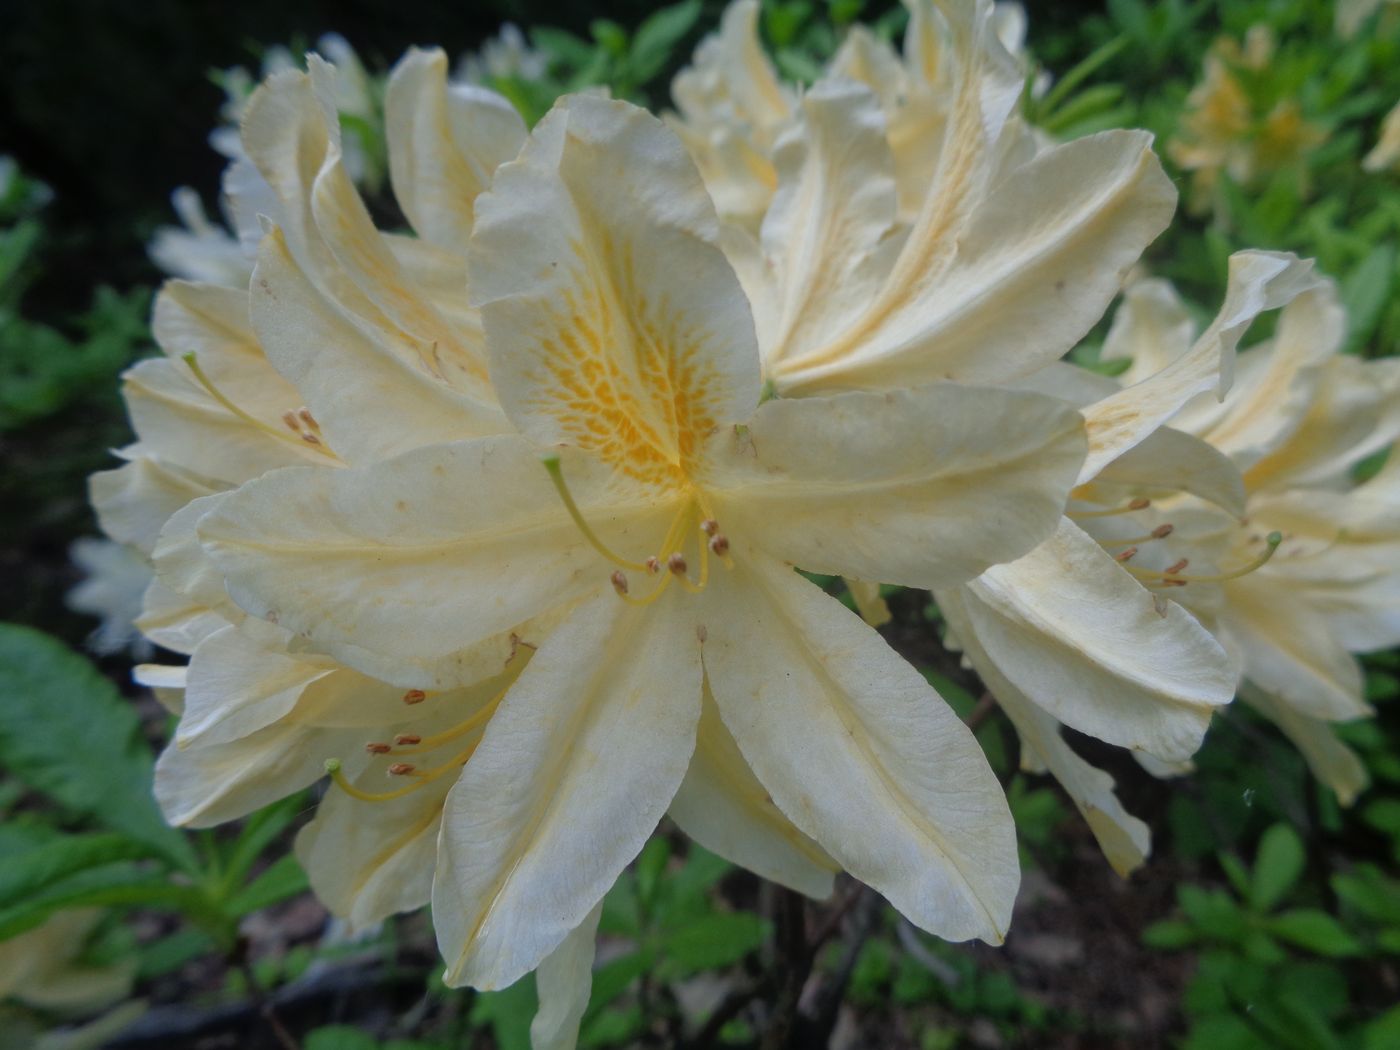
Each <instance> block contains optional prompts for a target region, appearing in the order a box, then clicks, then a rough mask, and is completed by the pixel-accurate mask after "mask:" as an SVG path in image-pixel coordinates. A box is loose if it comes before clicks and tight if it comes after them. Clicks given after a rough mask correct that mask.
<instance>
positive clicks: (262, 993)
mask: <svg viewBox="0 0 1400 1050" xmlns="http://www.w3.org/2000/svg"><path fill="white" fill-rule="evenodd" d="M230 961H231V962H232V963H233V964H234V965H235V966H237V967H238V971H239V973H241V974H243V982H244V983H245V984H246V985H247V986H248V995H249V996H250V997H251V998H252V1000H253V1003H254V1005H256V1006H257V1008H258V1013H259V1014H261V1015H262V1019H263V1020H264V1021H266V1022H267V1027H268V1028H269V1029H271V1031H272V1035H273V1038H275V1039H276V1040H277V1042H278V1044H279V1045H280V1046H281V1047H282V1050H301V1047H300V1045H299V1044H298V1043H297V1041H296V1039H294V1038H293V1037H292V1033H291V1032H289V1031H287V1028H286V1026H285V1025H284V1024H283V1023H282V1019H281V1018H280V1017H278V1016H277V1011H276V1009H274V1007H273V1005H272V1000H271V999H270V998H269V997H268V994H267V990H266V989H265V988H263V986H262V982H261V981H259V980H258V975H257V974H256V973H255V972H254V970H253V963H252V961H251V960H250V959H249V958H248V941H247V939H246V938H241V937H240V938H239V940H238V943H237V944H235V945H234V948H233V951H232V952H231V953H230Z"/></svg>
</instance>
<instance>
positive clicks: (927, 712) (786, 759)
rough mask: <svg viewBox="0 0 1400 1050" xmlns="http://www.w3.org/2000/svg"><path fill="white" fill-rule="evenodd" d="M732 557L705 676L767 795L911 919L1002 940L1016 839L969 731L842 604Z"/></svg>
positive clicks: (722, 581)
mask: <svg viewBox="0 0 1400 1050" xmlns="http://www.w3.org/2000/svg"><path fill="white" fill-rule="evenodd" d="M735 560H736V562H737V563H738V564H737V565H736V568H735V569H734V570H732V572H731V573H729V574H727V575H725V576H721V577H720V578H719V579H717V580H715V581H713V582H712V583H711V590H710V591H708V592H707V596H706V597H707V602H706V606H707V612H706V624H705V627H706V632H707V640H706V643H705V670H706V674H707V675H708V676H709V679H710V682H711V686H712V688H713V691H714V697H715V702H716V704H717V706H718V707H719V710H720V713H721V715H722V716H723V717H724V721H725V724H726V725H727V726H728V727H729V729H730V731H731V732H732V733H733V734H734V739H735V740H736V741H737V742H738V744H739V748H740V750H741V751H742V752H743V754H744V757H745V759H747V761H748V763H749V765H750V766H751V767H752V768H753V771H754V772H755V773H756V774H757V776H758V778H759V780H760V781H761V782H762V783H763V785H764V787H766V788H767V789H768V791H769V793H770V794H771V795H772V797H773V801H774V802H776V803H777V805H778V806H779V808H781V809H782V810H783V812H784V813H786V814H787V816H788V819H790V820H791V821H792V822H793V823H794V824H795V825H797V827H799V828H801V829H802V830H803V831H804V832H805V833H806V834H808V835H810V836H811V837H812V838H813V839H815V840H816V841H817V842H819V843H820V844H821V845H822V847H823V848H824V849H826V850H827V852H829V853H830V854H831V856H832V857H833V858H835V859H836V861H837V862H838V863H840V864H841V865H842V867H844V868H845V869H846V870H848V871H849V872H850V873H851V874H852V875H854V876H855V877H856V878H858V879H860V880H861V881H863V882H866V883H868V884H869V885H870V886H872V887H873V888H874V889H876V890H878V891H879V892H880V893H882V894H884V895H885V896H886V897H887V898H888V899H889V901H890V903H892V904H893V905H894V906H895V907H896V908H898V909H899V910H900V911H901V912H902V913H903V914H904V915H905V916H907V917H908V918H909V920H910V921H911V922H914V923H915V924H917V925H918V926H920V927H922V928H923V929H926V930H928V931H929V932H931V933H934V934H937V935H938V936H940V937H944V938H946V939H948V940H966V939H968V938H971V937H980V938H982V939H983V940H986V941H990V942H993V943H997V942H1000V941H1001V939H1002V937H1003V936H1004V935H1005V932H1006V927H1007V923H1008V922H1009V921H1010V916H1011V904H1012V901H1013V899H1014V898H1015V895H1016V886H1017V883H1018V881H1019V873H1018V870H1017V863H1016V845H1015V833H1014V830H1013V828H1012V824H1011V818H1010V814H1009V813H1008V811H1007V808H1006V800H1005V797H1004V796H1003V794H1002V790H1001V786H1000V784H998V783H997V779H996V777H995V776H994V775H993V774H992V771H991V769H990V768H989V767H988V766H987V762H986V759H985V758H984V757H983V755H982V751H981V749H980V748H979V747H978V746H977V742H976V741H975V740H974V739H973V737H972V734H971V733H970V732H969V731H968V730H967V728H966V727H965V726H964V725H963V724H962V723H961V722H960V721H959V720H958V718H957V716H955V715H954V714H953V713H952V711H951V710H949V708H948V707H947V705H945V704H944V703H943V701H942V699H941V698H940V697H939V696H938V694H937V693H935V692H934V691H933V689H932V688H931V687H930V686H929V685H928V683H927V682H925V681H924V679H923V677H922V676H921V675H920V674H919V673H918V672H917V671H915V670H914V669H913V668H912V667H910V666H909V665H908V664H907V663H905V662H904V661H903V660H902V659H900V658H899V657H898V656H897V655H896V654H895V653H894V652H893V651H892V650H891V649H890V648H889V647H888V646H887V645H886V644H885V642H884V641H883V640H882V639H881V638H880V636H879V635H877V634H876V633H875V631H874V630H873V629H871V628H870V627H868V626H866V624H865V623H863V622H862V621H861V619H860V618H859V617H858V616H856V615H855V614H854V613H852V612H850V611H849V610H847V609H846V608H845V606H843V605H841V603H840V602H838V601H836V600H835V599H834V598H829V597H827V596H826V595H823V594H822V593H821V592H820V591H819V590H817V589H816V588H814V587H813V586H812V585H811V584H810V583H808V582H806V581H805V580H802V579H801V578H800V577H798V576H797V574H796V573H794V572H792V570H791V569H788V568H787V567H785V566H782V565H779V564H776V563H774V562H771V561H770V560H768V559H767V558H763V557H761V556H753V557H750V556H748V555H747V554H742V553H741V554H739V555H736V559H735Z"/></svg>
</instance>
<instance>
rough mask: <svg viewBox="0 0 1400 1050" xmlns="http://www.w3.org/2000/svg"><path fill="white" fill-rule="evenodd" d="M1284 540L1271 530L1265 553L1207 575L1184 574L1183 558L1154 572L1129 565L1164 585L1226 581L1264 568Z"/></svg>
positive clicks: (1140, 575) (1136, 572)
mask: <svg viewBox="0 0 1400 1050" xmlns="http://www.w3.org/2000/svg"><path fill="white" fill-rule="evenodd" d="M1282 542H1283V534H1282V533H1280V532H1271V533H1269V535H1268V539H1267V540H1266V543H1267V544H1268V546H1267V547H1266V548H1265V550H1264V553H1263V554H1261V555H1259V557H1257V558H1255V559H1254V560H1253V561H1251V562H1249V563H1248V564H1246V565H1241V566H1240V567H1239V568H1238V569H1231V570H1229V571H1228V572H1216V573H1210V574H1208V575H1205V576H1183V575H1181V570H1182V569H1184V568H1186V565H1187V560H1186V559H1185V558H1182V559H1181V560H1180V561H1179V562H1177V563H1175V564H1174V565H1169V566H1167V568H1166V570H1165V571H1163V572H1154V571H1152V570H1151V569H1139V568H1137V567H1136V566H1133V565H1129V566H1128V567H1127V568H1128V571H1129V572H1131V573H1132V574H1133V575H1134V576H1136V577H1137V578H1138V579H1140V580H1157V581H1160V584H1161V585H1162V586H1167V587H1184V586H1186V584H1188V583H1224V582H1225V581H1226V580H1237V579H1239V578H1240V577H1241V576H1248V575H1249V574H1250V573H1251V572H1254V571H1255V570H1256V569H1261V568H1263V567H1264V566H1265V565H1266V564H1267V563H1268V561H1269V559H1270V558H1272V557H1273V556H1274V551H1276V550H1278V545H1279V544H1280V543H1282Z"/></svg>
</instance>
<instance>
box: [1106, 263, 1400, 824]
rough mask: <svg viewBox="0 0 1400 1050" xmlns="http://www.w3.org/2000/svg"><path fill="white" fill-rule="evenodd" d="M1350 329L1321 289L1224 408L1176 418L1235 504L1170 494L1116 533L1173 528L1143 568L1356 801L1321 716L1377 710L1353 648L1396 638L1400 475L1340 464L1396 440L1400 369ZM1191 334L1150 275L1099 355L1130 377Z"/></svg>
mask: <svg viewBox="0 0 1400 1050" xmlns="http://www.w3.org/2000/svg"><path fill="white" fill-rule="evenodd" d="M1344 330H1345V315H1344V313H1343V311H1342V308H1341V307H1340V305H1339V304H1338V303H1337V301H1336V296H1335V292H1334V290H1333V289H1332V287H1331V286H1330V285H1324V286H1322V287H1320V288H1318V289H1316V290H1314V291H1312V292H1310V293H1308V294H1306V295H1303V296H1300V297H1298V298H1297V299H1296V300H1295V301H1294V302H1293V303H1292V304H1290V305H1289V306H1287V307H1285V309H1284V311H1283V314H1282V317H1281V319H1280V323H1279V327H1278V332H1277V334H1276V335H1275V336H1274V338H1273V339H1272V340H1271V341H1270V342H1268V343H1267V344H1262V345H1260V346H1258V347H1255V348H1252V349H1250V350H1248V351H1247V352H1245V353H1244V354H1242V355H1241V356H1240V359H1239V363H1238V368H1237V374H1236V378H1235V387H1234V389H1233V390H1232V392H1231V395H1230V396H1229V397H1228V398H1227V399H1226V400H1225V401H1224V402H1223V403H1220V402H1216V401H1214V400H1210V399H1206V398H1197V399H1195V400H1193V401H1192V402H1190V403H1189V404H1187V405H1186V406H1185V408H1183V410H1182V411H1181V412H1180V413H1179V414H1178V415H1176V417H1175V418H1174V419H1173V420H1172V425H1173V426H1174V427H1177V428H1180V429H1181V430H1182V431H1185V432H1187V433H1190V434H1193V435H1196V436H1197V437H1199V438H1201V439H1203V440H1205V441H1206V442H1208V443H1209V444H1210V445H1211V446H1212V447H1214V448H1216V449H1217V450H1219V451H1220V452H1221V453H1223V454H1225V455H1226V456H1228V457H1229V459H1230V460H1231V462H1232V463H1234V464H1235V466H1236V467H1237V468H1238V469H1239V470H1240V471H1241V472H1242V478H1243V485H1244V494H1245V502H1244V503H1243V505H1242V507H1240V508H1239V509H1238V511H1236V512H1235V513H1231V511H1235V508H1232V507H1229V506H1223V507H1222V506H1219V505H1216V506H1212V505H1210V504H1208V503H1203V502H1201V501H1198V500H1193V499H1190V498H1179V499H1177V500H1176V501H1174V502H1165V503H1159V504H1158V505H1157V506H1154V507H1153V508H1151V509H1149V510H1145V511H1142V512H1140V513H1139V514H1138V515H1136V516H1135V517H1136V518H1137V521H1136V523H1135V524H1132V525H1129V524H1127V522H1128V520H1129V519H1130V518H1132V517H1134V516H1131V515H1129V516H1124V517H1123V518H1120V519H1117V521H1116V522H1115V523H1114V524H1115V527H1116V528H1122V529H1131V530H1136V531H1137V532H1139V533H1141V532H1143V531H1144V530H1149V531H1150V530H1151V529H1153V528H1160V527H1162V526H1163V525H1165V524H1174V525H1175V526H1176V527H1175V528H1174V529H1173V531H1172V532H1171V535H1170V537H1169V538H1163V539H1161V540H1160V541H1154V542H1153V543H1152V544H1151V545H1150V548H1149V546H1148V545H1145V544H1144V545H1142V546H1141V548H1140V551H1141V554H1142V555H1143V556H1146V555H1148V553H1149V550H1150V552H1151V557H1152V560H1151V563H1150V564H1144V565H1143V569H1142V570H1140V572H1142V574H1144V575H1147V576H1148V577H1149V578H1150V579H1155V580H1157V582H1158V584H1159V585H1160V584H1166V585H1167V586H1168V587H1169V590H1167V592H1166V593H1168V594H1171V595H1172V596H1173V597H1174V598H1175V599H1176V600H1178V601H1180V602H1181V603H1183V604H1185V605H1187V606H1188V607H1189V608H1191V609H1192V610H1193V611H1194V612H1195V613H1196V614H1197V616H1198V617H1199V618H1200V619H1201V620H1202V622H1204V623H1206V624H1207V625H1209V626H1211V628H1212V629H1213V630H1214V631H1215V632H1216V633H1217V635H1218V636H1219V637H1220V639H1221V641H1222V642H1223V643H1224V644H1225V646H1226V648H1227V649H1228V650H1229V651H1230V652H1231V653H1232V655H1233V656H1234V658H1235V660H1236V662H1237V664H1238V665H1239V667H1240V669H1241V673H1242V674H1243V676H1244V677H1245V678H1246V679H1247V681H1248V683H1249V687H1248V688H1246V689H1245V690H1243V691H1242V693H1241V696H1242V697H1243V698H1244V699H1245V700H1246V702H1249V703H1250V704H1251V705H1252V706H1255V707H1256V708H1258V709H1259V710H1260V711H1261V713H1263V714H1264V715H1265V716H1266V717H1268V718H1270V719H1272V720H1273V721H1275V722H1277V723H1278V724H1279V726H1280V728H1281V729H1282V730H1283V731H1284V732H1285V733H1287V734H1288V735H1289V736H1290V737H1292V738H1293V739H1294V740H1295V742H1296V743H1297V744H1298V746H1299V748H1300V750H1302V751H1303V753H1304V755H1305V757H1307V758H1308V761H1309V762H1310V764H1311V765H1312V766H1313V769H1314V772H1315V773H1316V774H1317V776H1318V777H1319V779H1322V780H1323V781H1324V782H1325V783H1328V784H1329V785H1330V786H1331V787H1333V789H1334V790H1335V791H1336V792H1337V794H1338V795H1339V797H1341V798H1342V800H1343V801H1350V799H1351V798H1353V797H1354V796H1355V794H1356V792H1357V791H1358V790H1359V789H1360V787H1361V786H1362V785H1363V784H1364V771H1363V770H1362V768H1361V766H1360V764H1359V763H1358V762H1357V761H1356V759H1355V758H1354V756H1351V755H1350V754H1349V753H1348V752H1347V751H1346V749H1345V748H1344V747H1343V746H1342V745H1341V744H1340V743H1339V742H1337V741H1335V739H1334V738H1333V737H1332V735H1331V733H1330V731H1328V730H1327V728H1326V725H1325V723H1326V722H1331V721H1342V720H1346V719H1351V718H1358V717H1363V716H1365V715H1367V714H1369V713H1370V708H1369V707H1368V706H1367V705H1366V703H1365V702H1364V699H1363V695H1362V679H1361V673H1360V669H1359V667H1358V665H1357V663H1356V661H1355V659H1354V658H1353V656H1352V655H1351V654H1352V653H1354V652H1364V651H1368V650H1372V649H1378V648H1383V647H1387V646H1391V645H1394V644H1396V642H1397V641H1400V617H1397V615H1396V609H1398V608H1400V573H1397V572H1396V566H1397V564H1400V487H1397V478H1400V470H1396V469H1395V464H1393V463H1392V464H1391V465H1390V466H1388V467H1387V468H1386V469H1385V470H1383V471H1382V472H1381V473H1380V474H1379V475H1377V476H1376V477H1375V478H1373V479H1371V480H1370V481H1368V482H1366V483H1364V484H1361V485H1356V484H1354V483H1353V482H1352V481H1351V478H1350V473H1349V471H1350V468H1351V467H1352V465H1353V464H1355V463H1356V462H1357V461H1359V460H1360V459H1362V458H1364V457H1366V456H1367V455H1370V454H1371V453H1373V452H1376V451H1378V450H1380V449H1384V448H1386V447H1387V446H1389V445H1390V444H1391V443H1392V442H1393V441H1394V440H1395V438H1396V437H1397V435H1400V407H1397V406H1400V365H1398V364H1397V363H1396V362H1394V361H1388V360H1386V361H1371V362H1368V361H1363V360H1361V359H1359V358H1355V357H1350V356H1347V355H1343V354H1341V353H1340V352H1339V351H1340V347H1341V343H1342V337H1343V334H1344ZM1189 331H1190V321H1189V318H1188V315H1187V313H1186V311H1185V309H1184V307H1183V306H1182V305H1181V303H1180V302H1179V300H1177V298H1176V296H1175V294H1174V293H1173V292H1172V290H1171V289H1170V287H1169V286H1168V285H1166V284H1164V283H1163V282H1159V281H1150V282H1145V283H1144V284H1142V285H1140V286H1138V287H1136V288H1134V289H1133V290H1132V292H1131V293H1130V294H1129V296H1128V299H1127V301H1126V303H1125V305H1124V307H1123V308H1122V310H1120V313H1119V317H1118V318H1117V319H1115V335H1117V336H1120V337H1121V338H1115V337H1112V336H1111V337H1110V340H1109V342H1108V344H1107V345H1106V347H1105V352H1106V354H1107V355H1108V356H1110V357H1133V358H1134V368H1136V367H1138V365H1137V361H1138V359H1139V358H1160V359H1164V360H1168V361H1170V360H1180V359H1181V358H1180V356H1179V355H1181V354H1182V352H1183V349H1184V347H1185V346H1186V340H1188V339H1189ZM1149 367H1150V366H1149ZM1090 429H1091V433H1092V429H1093V425H1092V421H1091V425H1090ZM1091 441H1092V438H1091ZM1104 524H1105V525H1106V524H1107V522H1106V521H1105V523H1104ZM1183 559H1185V561H1186V564H1182V561H1183ZM1139 563H1140V558H1139V557H1135V558H1134V559H1133V561H1132V562H1131V563H1129V564H1130V565H1131V566H1136V565H1138V564H1139ZM1164 568H1165V569H1171V570H1172V571H1171V572H1168V573H1167V574H1166V575H1167V577H1168V578H1165V579H1164V578H1163V577H1162V576H1161V575H1158V574H1160V573H1161V572H1162V571H1163V570H1164ZM1246 570H1247V571H1246Z"/></svg>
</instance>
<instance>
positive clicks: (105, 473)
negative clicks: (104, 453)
mask: <svg viewBox="0 0 1400 1050" xmlns="http://www.w3.org/2000/svg"><path fill="white" fill-rule="evenodd" d="M217 490H218V489H217V487H216V486H215V485H214V484H213V483H211V482H210V481H208V480H206V479H203V478H200V477H198V476H196V475H194V474H191V473H190V472H189V471H187V470H182V469H180V468H179V467H175V466H172V465H168V464H165V463H163V462H161V461H159V460H155V459H151V458H150V457H147V456H138V457H137V458H136V459H133V460H132V461H131V462H130V463H127V464H125V465H123V466H120V467H118V468H116V469H115V470H102V471H98V472H97V473H96V474H93V475H92V476H91V477H89V478H88V499H89V500H90V501H91V503H92V506H93V509H94V510H95V511H97V520H98V521H99V522H100V523H101V525H102V531H103V532H105V533H106V534H107V535H108V536H110V537H112V539H114V540H116V541H117V542H118V543H125V544H128V545H129V546H132V547H135V548H136V549H137V550H139V551H141V553H143V554H145V555H147V556H149V555H150V554H151V553H152V552H153V551H154V550H155V547H156V541H157V539H159V538H160V530H161V529H162V528H163V527H164V526H165V523H166V522H167V521H168V520H169V519H170V516H171V515H172V514H174V513H175V512H176V511H177V510H179V509H180V508H181V507H183V506H185V504H187V503H189V502H190V501H191V500H196V499H198V498H199V497H200V496H211V495H213V494H214V492H216V491H217Z"/></svg>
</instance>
